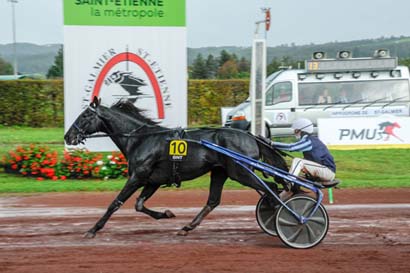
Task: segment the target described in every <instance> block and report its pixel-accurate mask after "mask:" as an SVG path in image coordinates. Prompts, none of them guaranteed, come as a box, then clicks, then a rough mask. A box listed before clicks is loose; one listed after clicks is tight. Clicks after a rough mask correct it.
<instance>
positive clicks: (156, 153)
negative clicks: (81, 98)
mask: <svg viewBox="0 0 410 273" xmlns="http://www.w3.org/2000/svg"><path fill="white" fill-rule="evenodd" d="M96 132H104V133H106V134H107V135H108V136H110V138H111V139H112V140H113V142H114V143H115V144H116V145H117V146H118V148H119V149H120V150H121V152H122V153H123V154H124V156H125V157H126V158H127V161H128V174H129V177H128V181H127V183H126V184H125V186H124V188H123V189H122V190H121V192H120V193H119V194H118V196H117V197H116V199H115V200H114V201H113V202H112V203H111V205H110V206H109V207H108V209H107V212H106V213H105V214H104V215H103V216H102V217H101V219H100V220H99V221H98V222H97V223H96V224H95V226H94V227H93V228H91V229H90V230H89V231H88V232H87V233H86V234H85V236H86V237H87V238H93V237H94V236H95V235H96V233H97V231H99V230H100V229H102V228H103V227H104V225H105V223H106V222H107V221H108V219H109V218H110V217H111V215H112V214H113V213H114V212H115V211H116V210H118V209H119V208H120V207H121V205H123V204H124V202H125V201H126V200H127V199H128V198H129V197H130V196H131V195H132V194H134V193H135V192H136V191H137V190H138V189H139V188H141V187H143V189H142V192H141V194H140V196H139V197H138V198H137V200H136V204H135V209H136V210H137V211H140V212H143V213H146V214H148V215H150V216H151V217H153V218H155V219H161V218H171V217H175V215H174V214H173V213H172V212H171V211H169V210H166V211H164V212H156V211H153V210H150V209H148V208H146V207H145V206H144V202H145V201H146V200H148V199H149V198H150V197H151V196H152V195H153V194H154V193H155V191H156V190H157V189H158V188H159V187H160V186H163V185H169V184H170V183H176V184H178V183H180V182H181V181H186V180H192V179H194V178H196V177H199V176H201V175H203V174H205V173H207V172H209V171H210V172H211V182H210V192H209V197H208V201H207V204H206V205H205V206H204V208H203V209H202V210H201V212H200V213H199V214H198V215H197V216H196V217H195V218H194V219H193V221H192V222H191V223H189V224H188V225H186V226H185V227H183V228H182V229H181V230H180V231H179V232H178V235H187V234H188V232H189V231H190V230H193V229H194V228H195V227H196V226H198V225H199V224H200V223H201V221H202V220H203V218H205V216H206V215H208V214H209V213H210V212H211V211H212V210H213V209H214V208H215V207H217V206H218V205H219V203H220V200H221V194H222V188H223V185H224V183H225V181H226V179H227V178H228V177H229V178H231V179H233V180H236V181H238V182H239V183H241V184H243V185H246V186H249V187H251V188H253V189H256V190H257V191H260V192H266V189H265V188H263V187H262V186H261V185H260V184H259V183H258V182H257V181H256V180H255V178H254V177H253V176H252V175H251V174H249V173H248V172H247V171H245V170H244V169H243V168H241V167H238V165H236V164H235V162H234V161H233V160H232V159H231V158H228V157H226V156H224V155H222V154H219V153H217V152H215V151H211V150H209V149H208V148H206V147H204V146H202V145H201V144H200V143H199V142H198V140H201V139H205V140H208V141H211V142H213V143H216V144H218V145H221V146H224V147H226V148H228V149H231V150H233V151H236V152H239V153H241V154H244V155H247V156H251V157H253V158H258V159H260V158H264V160H265V161H266V162H269V163H270V164H273V165H275V166H277V167H278V168H281V169H284V170H287V166H286V162H285V161H284V160H283V158H282V157H281V156H280V154H279V153H277V152H275V150H272V149H269V148H268V147H266V146H265V145H263V144H261V143H259V142H258V141H257V139H255V137H253V136H252V135H250V134H248V133H246V132H242V131H239V130H234V129H229V128H201V129H191V130H181V129H179V130H178V129H169V128H165V127H161V126H159V125H158V124H157V123H156V122H154V121H152V120H151V119H149V118H146V117H145V116H144V115H142V111H141V110H140V109H138V108H136V107H135V106H134V105H133V104H132V103H130V102H127V101H120V102H118V103H117V104H115V105H113V106H111V107H110V108H108V107H105V106H102V105H100V101H99V100H98V99H97V98H94V100H93V102H92V103H91V104H90V106H89V107H87V109H85V110H84V111H83V112H82V113H81V114H80V116H79V117H78V118H77V119H76V121H75V122H74V123H73V125H72V126H71V128H70V129H69V130H68V131H67V133H66V134H65V136H64V139H65V141H66V143H67V144H69V145H78V144H79V143H82V142H83V141H84V140H85V139H86V138H87V137H90V135H91V134H94V133H96ZM175 138H177V139H178V138H181V139H184V140H186V141H187V143H188V147H187V154H186V157H185V159H184V160H183V161H180V162H175V161H172V160H170V158H169V157H170V156H169V143H170V139H175ZM271 185H272V186H275V185H276V184H274V183H271Z"/></svg>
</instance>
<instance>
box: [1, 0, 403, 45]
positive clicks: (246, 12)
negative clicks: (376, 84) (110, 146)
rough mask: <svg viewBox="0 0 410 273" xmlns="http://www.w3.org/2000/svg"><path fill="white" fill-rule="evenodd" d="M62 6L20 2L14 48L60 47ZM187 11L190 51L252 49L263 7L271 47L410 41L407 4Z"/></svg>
mask: <svg viewBox="0 0 410 273" xmlns="http://www.w3.org/2000/svg"><path fill="white" fill-rule="evenodd" d="M62 1H63V0H18V3H17V4H16V5H15V10H16V25H17V26H16V36H17V38H16V39H17V42H29V43H34V44H40V45H43V44H52V43H63V11H62ZM186 7H187V14H186V15H187V40H188V46H189V47H193V48H198V47H206V46H251V45H252V39H253V37H254V32H255V28H256V27H255V22H256V21H258V20H262V19H263V18H264V16H263V14H262V12H261V8H262V7H269V8H271V16H272V22H271V29H270V31H269V32H268V33H267V36H266V37H267V44H268V45H269V46H277V45H281V44H291V43H294V44H296V45H304V44H310V43H315V44H320V43H326V42H334V41H351V40H360V39H368V38H379V37H382V36H384V37H390V36H401V35H403V36H410V1H409V0H394V1H386V0H344V1H340V0H309V1H307V0H286V1H285V0H281V1H279V0H186ZM11 14H12V9H11V3H10V2H9V0H0V44H8V43H12V42H13V36H12V16H11ZM260 33H261V34H263V33H264V32H263V29H262V28H260Z"/></svg>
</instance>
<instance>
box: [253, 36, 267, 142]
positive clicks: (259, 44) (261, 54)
mask: <svg viewBox="0 0 410 273" xmlns="http://www.w3.org/2000/svg"><path fill="white" fill-rule="evenodd" d="M265 79H266V41H265V39H255V40H254V41H253V46H252V68H251V84H250V97H251V109H252V110H251V111H252V117H251V133H252V134H254V135H262V136H265V117H264V106H265V88H266V84H265Z"/></svg>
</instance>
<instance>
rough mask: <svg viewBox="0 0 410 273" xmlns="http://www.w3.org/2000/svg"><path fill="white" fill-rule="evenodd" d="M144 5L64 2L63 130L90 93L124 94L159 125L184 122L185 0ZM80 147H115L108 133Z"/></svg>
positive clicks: (113, 98) (112, 97) (108, 98)
mask: <svg viewBox="0 0 410 273" xmlns="http://www.w3.org/2000/svg"><path fill="white" fill-rule="evenodd" d="M148 4H149V5H148ZM146 5H147V6H143V5H142V4H141V5H138V2H135V1H134V2H132V1H116V2H114V1H102V2H101V3H99V2H92V1H72V0H64V8H65V10H64V16H65V18H64V22H65V26H64V83H65V86H64V87H65V88H64V89H65V101H64V102H65V130H66V131H67V130H68V128H69V127H70V126H71V124H72V123H73V122H74V120H75V119H76V118H77V117H78V115H79V114H80V113H81V112H82V111H83V109H84V108H86V107H87V106H88V105H89V104H90V102H91V101H92V99H93V97H94V96H98V97H100V98H101V100H102V104H103V105H105V106H111V105H113V104H114V103H116V102H117V101H118V100H120V99H128V100H130V101H132V102H133V103H134V104H135V106H137V107H138V108H141V109H143V110H146V111H145V114H146V115H147V116H148V117H150V118H152V119H154V120H156V121H159V122H160V124H161V125H163V126H166V127H177V126H181V127H186V126H187V50H186V27H185V0H177V1H173V0H163V1H153V2H148V1H147V4H146ZM117 10H121V11H122V13H121V14H117V13H115V12H116V11H117ZM113 11H114V13H113ZM85 148H87V149H89V150H91V151H110V150H116V147H115V145H114V144H113V143H112V142H111V141H110V140H109V139H89V140H87V142H86V146H85Z"/></svg>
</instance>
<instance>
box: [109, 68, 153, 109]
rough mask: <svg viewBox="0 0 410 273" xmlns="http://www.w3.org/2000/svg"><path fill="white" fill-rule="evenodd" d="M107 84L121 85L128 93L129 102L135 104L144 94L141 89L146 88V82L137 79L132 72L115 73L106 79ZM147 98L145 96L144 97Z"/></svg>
mask: <svg viewBox="0 0 410 273" xmlns="http://www.w3.org/2000/svg"><path fill="white" fill-rule="evenodd" d="M105 83H106V84H110V83H116V84H119V85H120V86H121V87H122V88H123V89H124V90H125V91H127V92H128V94H129V96H128V100H130V101H131V102H132V103H135V102H136V101H137V100H138V99H139V98H141V97H143V96H144V94H143V93H142V92H141V90H140V87H142V86H146V85H147V84H146V83H145V82H144V80H142V79H140V78H138V77H135V76H134V75H133V74H132V72H124V71H115V72H113V73H112V74H111V75H110V76H108V77H107V78H106V79H105ZM144 97H145V96H144Z"/></svg>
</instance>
